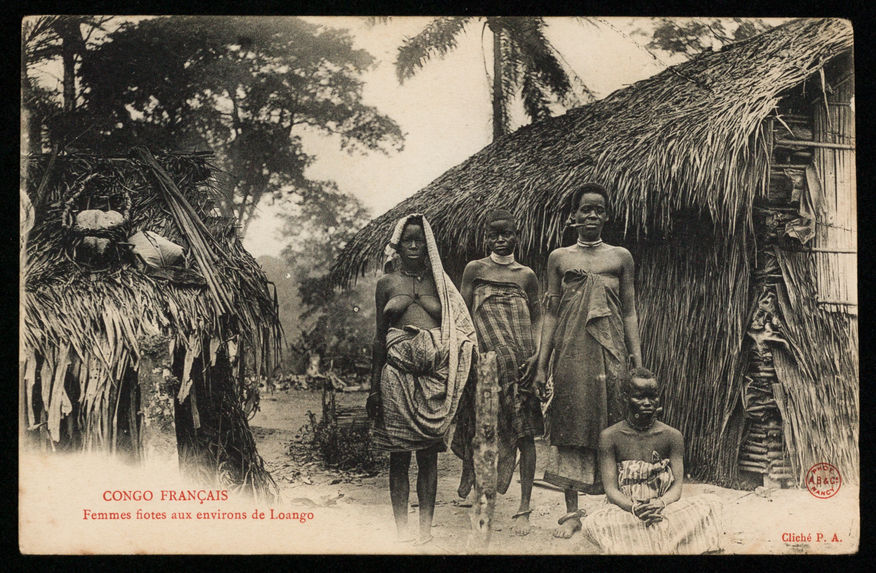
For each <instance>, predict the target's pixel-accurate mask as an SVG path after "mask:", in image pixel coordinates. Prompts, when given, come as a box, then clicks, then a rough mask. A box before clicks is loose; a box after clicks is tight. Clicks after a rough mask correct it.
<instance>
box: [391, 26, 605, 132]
mask: <svg viewBox="0 0 876 573" xmlns="http://www.w3.org/2000/svg"><path fill="white" fill-rule="evenodd" d="M474 20H480V21H482V31H484V30H486V29H487V28H488V29H489V30H490V32H491V33H492V35H493V88H492V102H493V139H494V140H495V139H496V138H498V137H500V136H502V135H504V134H506V133H508V132H509V131H510V126H509V106H510V104H511V103H512V102H513V101H514V98H515V97H516V95H517V92H518V90H519V91H520V94H521V97H522V99H523V107H524V109H525V111H526V114H527V115H528V116H529V117H530V118H531V119H532V120H539V119H543V118H546V117H549V116H550V109H549V104H550V101H551V95H555V96H558V97H560V98H565V97H567V96H569V95H571V88H572V86H571V80H570V78H569V74H568V73H567V72H566V69H565V68H564V67H563V66H562V65H560V62H559V60H558V59H557V57H558V56H559V54H558V53H557V51H556V50H555V49H554V48H553V46H552V45H551V44H550V42H549V41H548V39H547V38H546V37H545V35H544V28H545V22H544V18H538V17H517V18H511V17H503V16H493V17H480V18H474V17H467V16H464V17H441V18H434V19H432V21H431V22H429V24H427V25H426V27H425V28H424V29H423V30H422V31H421V32H420V33H418V34H417V35H416V36H413V37H411V38H407V39H406V40H405V41H404V42H403V43H402V45H401V46H399V49H398V54H397V55H396V60H395V70H396V74H397V75H398V79H399V82H401V83H404V80H406V79H408V78H410V77H412V76H413V75H414V74H416V73H417V71H419V70H420V69H421V68H422V67H423V66H424V65H425V64H426V62H428V61H429V60H430V59H431V58H432V57H434V56H436V55H437V56H439V57H443V56H444V55H446V54H447V53H449V52H450V51H452V50H453V49H454V48H456V41H457V38H458V36H459V34H460V33H461V32H462V31H463V29H464V28H465V26H466V25H467V24H469V23H470V22H472V21H474ZM582 87H583V89H584V90H585V91H586V92H587V93H588V94H589V90H587V88H586V86H582Z"/></svg>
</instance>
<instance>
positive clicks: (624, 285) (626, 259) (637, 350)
mask: <svg viewBox="0 0 876 573" xmlns="http://www.w3.org/2000/svg"><path fill="white" fill-rule="evenodd" d="M621 251H622V257H623V262H622V267H621V276H620V291H621V293H620V294H621V304H623V323H624V341H625V342H626V345H627V352H629V353H630V354H631V355H632V357H633V367H634V368H641V366H642V344H641V342H640V339H639V315H638V313H637V312H636V265H635V263H634V262H633V255H631V254H630V252H629V251H628V250H626V249H624V248H621Z"/></svg>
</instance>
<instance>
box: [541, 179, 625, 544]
mask: <svg viewBox="0 0 876 573" xmlns="http://www.w3.org/2000/svg"><path fill="white" fill-rule="evenodd" d="M572 205H573V209H574V210H573V213H572V221H573V227H574V228H576V229H577V232H578V240H577V242H576V243H575V244H574V245H572V246H569V247H561V248H559V249H556V250H554V251H553V252H551V254H550V255H549V257H548V263H547V275H548V276H547V294H546V296H545V301H546V304H545V316H544V323H543V326H542V338H541V347H540V351H539V358H538V366H537V369H536V373H535V377H534V380H533V381H534V383H535V385H536V388H537V389H538V390H539V391H540V392H544V390H543V389H544V387H545V384H546V382H547V380H548V373H550V377H551V378H552V380H553V396H552V397H551V404H550V407H549V409H548V415H547V425H548V433H549V435H550V442H551V450H550V458H549V460H548V467H547V470H546V471H545V476H544V479H545V481H547V482H550V483H553V484H554V485H557V486H559V487H562V488H563V490H564V492H565V498H566V511H567V513H566V514H565V515H563V516H562V517H561V518H560V519H559V520H558V523H559V525H560V527H558V528H557V529H556V530H555V531H554V535H555V536H557V537H571V536H572V535H573V534H574V533H575V532H576V531H578V530H579V529H581V519H580V518H581V514H580V512H579V511H578V492H587V493H597V492H598V491H599V490H601V487H600V485H601V484H599V483H598V478H597V476H598V470H597V446H598V443H599V433H600V432H601V431H602V430H603V429H604V428H606V427H608V426H609V425H611V424H613V423H615V422H617V421H619V420H620V419H621V418H622V403H621V397H620V388H619V386H620V384H619V380H620V379H622V378H623V377H624V375H625V372H626V371H627V369H628V361H629V360H630V358H631V359H632V363H633V366H636V367H638V366H641V364H642V351H641V347H640V343H639V326H638V317H637V315H636V291H635V286H634V279H635V268H634V264H633V257H632V255H630V252H629V251H628V250H626V249H625V248H623V247H617V246H612V245H608V244H606V243H604V242H603V241H602V229H603V226H604V225H605V223H606V222H607V221H608V193H607V192H606V190H605V189H604V188H603V187H602V186H601V185H598V184H595V183H588V184H586V185H583V186H582V187H581V188H580V189H579V190H578V192H577V193H576V194H575V196H574V197H573V202H572Z"/></svg>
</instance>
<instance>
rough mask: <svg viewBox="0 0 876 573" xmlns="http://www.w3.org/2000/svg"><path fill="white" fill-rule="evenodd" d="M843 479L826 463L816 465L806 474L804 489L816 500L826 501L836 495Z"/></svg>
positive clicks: (837, 471)
mask: <svg viewBox="0 0 876 573" xmlns="http://www.w3.org/2000/svg"><path fill="white" fill-rule="evenodd" d="M842 485H843V478H842V476H841V475H840V473H839V470H838V469H836V468H835V467H834V466H832V465H830V464H827V463H824V462H822V463H818V464H815V465H814V466H812V467H811V468H809V471H808V472H806V489H808V490H809V493H811V494H812V495H814V496H815V497H817V498H818V499H827V498H829V497H833V496H835V495H836V492H838V491H839V489H840V486H842Z"/></svg>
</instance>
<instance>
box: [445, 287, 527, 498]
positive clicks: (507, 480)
mask: <svg viewBox="0 0 876 573" xmlns="http://www.w3.org/2000/svg"><path fill="white" fill-rule="evenodd" d="M472 316H473V318H474V324H475V331H476V332H477V335H478V344H479V348H480V351H481V352H490V351H495V353H496V366H497V370H498V374H499V419H498V438H499V439H498V446H499V447H498V450H499V456H498V458H499V459H498V467H497V471H498V481H497V484H496V489H497V491H498V492H499V493H505V492H506V491H508V486H509V485H510V484H511V479H512V477H513V475H514V467H515V465H516V462H517V440H518V439H520V438H523V437H527V436H536V435H541V434H542V433H544V423H543V421H542V416H541V406H540V404H539V401H538V398H537V397H536V396H535V394H534V390H533V388H532V387H531V383H530V384H528V385H525V386H524V385H521V383H520V369H519V368H520V365H521V364H523V363H524V361H526V359H527V358H529V357H530V356H532V355H533V354H534V353H535V340H534V338H533V336H532V322H531V317H530V314H529V298H528V297H527V295H526V292H525V291H524V290H523V289H522V288H520V286H519V285H517V284H514V283H504V282H494V281H488V280H483V279H478V280H477V281H475V284H474V300H473V304H472ZM473 389H474V385H471V389H468V388H467V389H466V392H465V394H464V395H463V399H462V402H461V403H460V406H459V418H458V421H457V428H456V433H455V434H454V436H453V443H452V444H451V448H452V449H453V452H454V453H456V454H457V455H458V456H459V457H460V458H462V459H463V470H462V477H461V478H460V485H459V489H458V493H459V495H460V496H462V497H464V496H466V495H468V492H469V491H470V490H471V487H472V486H473V485H474V467H473V463H472V459H471V456H472V439H473V437H474V414H475V412H474V410H475V408H474V393H473Z"/></svg>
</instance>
